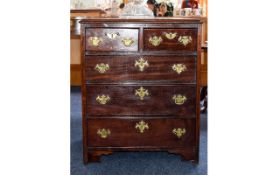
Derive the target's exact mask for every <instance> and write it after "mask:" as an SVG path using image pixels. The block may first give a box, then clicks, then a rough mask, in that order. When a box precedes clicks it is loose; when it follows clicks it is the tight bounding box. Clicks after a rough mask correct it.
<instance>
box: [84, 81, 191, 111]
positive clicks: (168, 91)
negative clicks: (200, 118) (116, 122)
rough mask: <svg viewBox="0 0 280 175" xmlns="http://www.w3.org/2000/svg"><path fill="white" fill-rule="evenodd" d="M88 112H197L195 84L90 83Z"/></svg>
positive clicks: (88, 87)
mask: <svg viewBox="0 0 280 175" xmlns="http://www.w3.org/2000/svg"><path fill="white" fill-rule="evenodd" d="M86 91H87V94H86V112H87V115H95V116H103V115H115V116H118V115H143V116H145V115H149V116H150V115H155V116H158V115H173V116H175V115H176V116H188V117H194V116H195V109H196V105H195V104H196V86H195V85H123V86H120V85H87V87H86Z"/></svg>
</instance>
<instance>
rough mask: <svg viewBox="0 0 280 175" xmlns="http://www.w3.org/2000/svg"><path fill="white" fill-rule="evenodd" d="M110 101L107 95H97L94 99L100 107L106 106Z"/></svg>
mask: <svg viewBox="0 0 280 175" xmlns="http://www.w3.org/2000/svg"><path fill="white" fill-rule="evenodd" d="M110 99H111V98H110V97H109V95H98V96H97V97H96V101H97V102H98V103H99V104H101V105H105V104H107V103H108V102H109V101H110Z"/></svg>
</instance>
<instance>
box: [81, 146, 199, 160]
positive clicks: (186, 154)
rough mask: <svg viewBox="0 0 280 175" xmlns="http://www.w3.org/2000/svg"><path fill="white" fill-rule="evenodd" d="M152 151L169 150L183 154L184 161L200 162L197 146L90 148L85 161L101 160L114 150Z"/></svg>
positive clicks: (172, 152)
mask: <svg viewBox="0 0 280 175" xmlns="http://www.w3.org/2000/svg"><path fill="white" fill-rule="evenodd" d="M151 151H157V152H162V151H165V152H168V153H171V154H177V155H181V158H182V161H191V162H192V163H194V164H198V153H197V149H196V148H195V147H189V148H170V149H169V148H168V149H167V148H166V149H162V148H88V153H87V156H88V161H85V162H84V163H85V164H86V163H89V162H101V161H100V160H101V159H100V158H101V156H103V155H111V154H113V153H114V152H151Z"/></svg>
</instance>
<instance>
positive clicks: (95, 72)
mask: <svg viewBox="0 0 280 175" xmlns="http://www.w3.org/2000/svg"><path fill="white" fill-rule="evenodd" d="M85 62H86V66H85V79H86V80H87V81H90V82H93V83H111V82H130V81H152V82H155V81H158V82H165V83H166V82H171V83H195V82H196V57H195V56H185V57H179V56H173V57H172V58H171V57H167V56H162V57H150V56H115V57H106V56H95V57H93V56H88V57H86V59H85Z"/></svg>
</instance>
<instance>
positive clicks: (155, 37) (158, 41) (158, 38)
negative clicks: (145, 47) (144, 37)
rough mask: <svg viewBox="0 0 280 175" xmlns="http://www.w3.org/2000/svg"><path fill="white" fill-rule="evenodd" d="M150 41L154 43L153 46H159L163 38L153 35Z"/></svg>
mask: <svg viewBox="0 0 280 175" xmlns="http://www.w3.org/2000/svg"><path fill="white" fill-rule="evenodd" d="M149 42H150V43H151V44H152V45H153V46H159V45H160V43H161V42H162V38H161V37H160V36H159V37H158V36H153V37H150V38H149Z"/></svg>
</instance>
